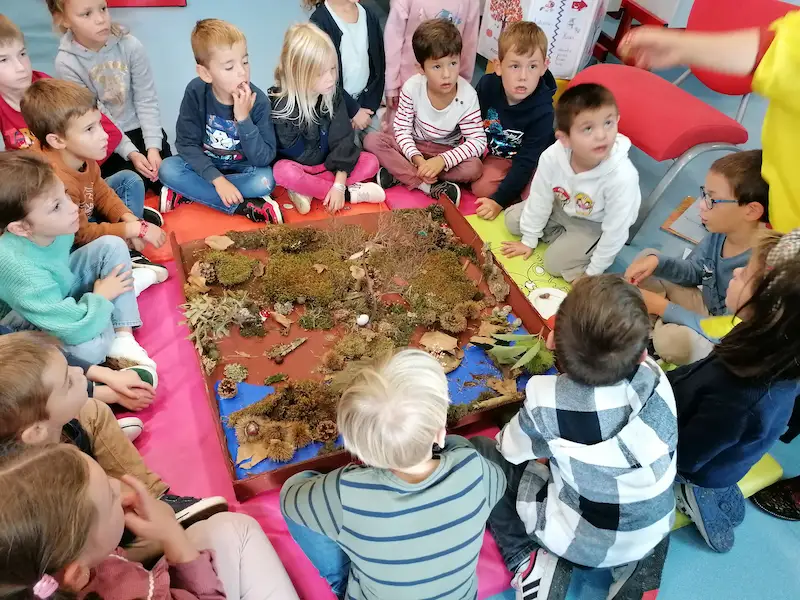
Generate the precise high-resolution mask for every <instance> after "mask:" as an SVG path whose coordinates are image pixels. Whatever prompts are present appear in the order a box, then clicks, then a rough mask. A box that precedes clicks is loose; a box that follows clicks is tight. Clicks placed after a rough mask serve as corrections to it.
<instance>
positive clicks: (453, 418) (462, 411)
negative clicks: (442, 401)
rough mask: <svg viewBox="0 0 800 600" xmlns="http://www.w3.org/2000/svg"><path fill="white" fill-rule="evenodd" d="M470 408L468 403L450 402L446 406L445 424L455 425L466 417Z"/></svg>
mask: <svg viewBox="0 0 800 600" xmlns="http://www.w3.org/2000/svg"><path fill="white" fill-rule="evenodd" d="M471 410H472V407H471V405H470V404H469V403H468V404H451V405H450V406H449V407H447V426H448V427H455V426H456V425H457V424H458V422H459V421H460V420H461V419H463V418H464V417H466V416H467V415H468V414H469V413H470V411H471Z"/></svg>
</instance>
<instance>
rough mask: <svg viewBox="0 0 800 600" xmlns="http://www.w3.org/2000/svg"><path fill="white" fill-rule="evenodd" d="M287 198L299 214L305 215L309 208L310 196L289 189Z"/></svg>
mask: <svg viewBox="0 0 800 600" xmlns="http://www.w3.org/2000/svg"><path fill="white" fill-rule="evenodd" d="M289 200H291V201H292V204H294V207H295V208H296V209H297V212H299V213H300V214H301V215H307V214H308V213H309V211H310V210H311V196H305V195H303V194H298V193H297V192H293V191H291V190H289Z"/></svg>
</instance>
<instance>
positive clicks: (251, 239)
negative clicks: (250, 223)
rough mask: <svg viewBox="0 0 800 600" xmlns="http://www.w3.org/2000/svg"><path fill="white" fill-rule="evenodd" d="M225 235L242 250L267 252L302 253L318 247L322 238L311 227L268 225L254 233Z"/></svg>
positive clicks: (230, 233) (233, 232) (230, 232)
mask: <svg viewBox="0 0 800 600" xmlns="http://www.w3.org/2000/svg"><path fill="white" fill-rule="evenodd" d="M225 235H227V236H228V237H229V238H230V239H232V240H233V242H234V243H235V244H236V247H237V248H242V249H244V250H261V249H265V250H268V251H269V252H270V253H273V252H289V253H292V252H304V251H308V250H315V249H317V248H319V247H320V241H321V238H322V236H321V235H320V232H319V230H317V229H315V228H313V227H289V226H288V225H270V226H269V227H264V228H263V229H257V230H255V231H229V232H228V233H227V234H225Z"/></svg>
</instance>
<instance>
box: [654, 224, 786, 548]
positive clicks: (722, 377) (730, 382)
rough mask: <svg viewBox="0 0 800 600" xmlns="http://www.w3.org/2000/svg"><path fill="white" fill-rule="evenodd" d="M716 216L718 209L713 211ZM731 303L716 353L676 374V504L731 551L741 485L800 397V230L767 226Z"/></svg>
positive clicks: (740, 272) (730, 294) (737, 273)
mask: <svg viewBox="0 0 800 600" xmlns="http://www.w3.org/2000/svg"><path fill="white" fill-rule="evenodd" d="M715 210H716V209H715ZM759 235H760V239H759V240H757V241H756V242H755V244H754V248H753V253H752V256H751V257H750V261H749V262H748V263H747V266H745V267H740V268H738V269H735V270H734V272H733V278H732V279H731V281H730V284H729V285H728V291H727V294H726V297H725V302H726V305H727V308H728V310H729V311H730V312H731V313H732V314H734V315H736V318H735V319H733V318H731V317H730V316H727V317H716V319H717V320H720V319H723V318H724V319H725V320H726V321H727V322H728V325H729V329H730V327H731V326H732V327H733V328H732V329H731V330H730V332H729V333H727V335H725V336H724V337H723V338H722V340H721V341H719V343H718V344H717V345H716V346H715V347H714V350H713V351H712V352H711V354H710V355H709V356H708V357H706V358H704V359H702V360H700V361H698V362H696V363H694V364H691V365H687V366H684V367H680V368H678V369H675V370H674V371H670V373H669V375H668V377H669V380H670V383H671V384H672V388H673V389H674V390H675V401H676V403H677V407H678V431H679V434H680V438H679V442H678V475H679V476H680V481H681V484H680V485H678V486H677V488H676V496H677V500H678V505H679V507H680V508H681V510H683V511H684V512H685V513H686V514H687V516H689V517H690V518H691V519H692V521H694V523H695V525H696V526H697V529H698V531H699V532H700V534H701V535H702V536H703V538H704V539H705V541H706V543H708V545H709V546H710V547H711V548H712V549H714V550H716V551H718V552H726V551H728V550H730V549H731V547H732V546H733V542H734V532H733V529H734V527H736V526H737V525H739V524H740V523H741V522H742V520H743V519H744V513H745V508H744V499H743V497H742V492H741V491H740V490H739V487H738V485H737V482H739V481H740V480H741V479H742V477H744V476H745V474H746V473H747V472H748V471H749V470H750V468H751V467H752V466H753V465H754V464H755V463H756V462H757V461H759V460H760V459H761V457H762V456H763V455H764V453H766V452H767V451H768V450H769V449H770V448H771V447H772V445H773V444H774V443H775V442H776V441H777V440H778V438H779V436H780V435H781V434H783V432H784V430H785V429H786V424H787V423H788V422H789V417H790V416H791V414H792V409H793V407H794V404H795V398H797V397H798V393H800V384H798V380H800V366H798V359H797V357H798V356H800V229H796V230H794V231H793V232H791V233H788V234H786V235H783V236H782V235H781V234H779V233H776V232H774V231H767V230H764V231H762V232H761V234H759Z"/></svg>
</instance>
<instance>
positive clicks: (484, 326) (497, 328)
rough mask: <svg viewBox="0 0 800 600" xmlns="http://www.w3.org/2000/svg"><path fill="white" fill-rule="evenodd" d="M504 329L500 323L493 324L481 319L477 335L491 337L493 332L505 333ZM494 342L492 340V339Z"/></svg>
mask: <svg viewBox="0 0 800 600" xmlns="http://www.w3.org/2000/svg"><path fill="white" fill-rule="evenodd" d="M505 332H506V330H505V328H503V327H502V326H501V325H495V324H494V323H489V322H488V321H481V326H480V328H479V329H478V336H479V337H487V338H488V337H492V336H493V335H494V334H495V333H505ZM492 343H494V340H492Z"/></svg>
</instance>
